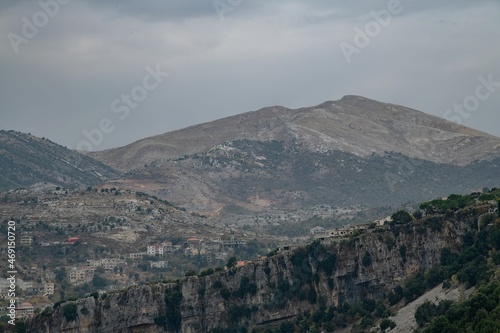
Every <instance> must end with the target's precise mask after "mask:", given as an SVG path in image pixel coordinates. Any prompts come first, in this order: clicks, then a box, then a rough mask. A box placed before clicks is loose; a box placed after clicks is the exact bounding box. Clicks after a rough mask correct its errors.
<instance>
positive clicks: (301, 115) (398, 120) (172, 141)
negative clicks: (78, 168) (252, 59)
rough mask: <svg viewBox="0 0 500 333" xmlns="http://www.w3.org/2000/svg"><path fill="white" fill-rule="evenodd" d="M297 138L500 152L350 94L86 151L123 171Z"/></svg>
mask: <svg viewBox="0 0 500 333" xmlns="http://www.w3.org/2000/svg"><path fill="white" fill-rule="evenodd" d="M245 139H247V140H257V141H268V140H277V141H283V142H292V141H295V142H298V143H301V144H302V146H303V147H305V148H307V149H309V150H312V151H321V152H325V151H329V150H339V151H343V152H351V153H354V154H356V155H359V156H369V155H370V154H372V153H376V154H382V153H384V152H385V151H387V152H395V153H402V154H404V155H406V156H409V157H415V158H422V159H426V160H430V161H434V162H438V163H451V164H457V165H465V164H469V163H471V162H472V161H474V160H483V159H486V158H488V156H490V155H491V154H492V153H493V154H494V155H499V156H500V138H497V137H495V136H493V135H491V134H488V133H484V132H480V131H477V130H474V129H471V128H467V127H465V126H462V125H458V124H455V123H452V122H449V121H446V120H444V119H441V118H439V117H436V116H433V115H429V114H426V113H424V112H422V111H418V110H414V109H411V108H407V107H404V106H400V105H396V104H390V103H382V102H378V101H375V100H371V99H368V98H364V97H361V96H354V95H347V96H344V97H343V98H342V99H340V100H338V101H327V102H324V103H321V104H319V105H317V106H312V107H303V108H298V109H289V108H286V107H283V106H272V107H265V108H261V109H259V110H256V111H250V112H245V113H242V114H239V115H234V116H229V117H225V118H221V119H218V120H214V121H211V122H207V123H203V124H198V125H193V126H189V127H187V128H184V129H180V130H175V131H172V132H167V133H164V134H160V135H156V136H152V137H148V138H144V139H141V140H139V141H136V142H133V143H131V144H128V145H126V146H123V147H119V148H112V149H108V150H103V151H98V152H87V153H86V154H88V155H89V156H91V157H93V158H95V159H97V160H99V161H101V162H103V163H105V164H108V165H110V166H112V167H113V168H115V169H118V170H121V171H129V170H132V169H136V168H140V167H142V166H144V165H145V164H148V163H151V162H153V161H154V160H157V159H172V158H176V157H179V156H182V155H186V154H193V153H199V152H203V151H207V150H209V149H210V148H212V147H214V146H216V145H218V144H221V143H223V142H226V141H234V140H245Z"/></svg>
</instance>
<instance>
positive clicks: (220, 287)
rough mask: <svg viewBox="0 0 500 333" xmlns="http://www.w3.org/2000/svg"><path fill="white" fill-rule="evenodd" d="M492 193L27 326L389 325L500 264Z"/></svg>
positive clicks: (107, 298) (70, 306) (89, 302)
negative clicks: (438, 290) (423, 299)
mask: <svg viewBox="0 0 500 333" xmlns="http://www.w3.org/2000/svg"><path fill="white" fill-rule="evenodd" d="M494 193H496V194H491V195H483V196H478V195H477V194H472V195H470V196H450V199H449V200H434V201H431V202H428V203H425V204H422V206H421V207H422V209H425V211H426V213H427V216H425V217H423V218H414V217H412V216H411V215H408V214H407V213H404V212H398V213H397V214H394V215H393V221H392V223H389V224H386V225H384V226H383V227H374V228H370V229H367V230H365V231H361V232H358V233H355V234H353V235H352V236H351V237H349V238H348V239H345V240H335V239H330V238H328V237H327V238H325V239H323V240H321V241H316V242H314V243H312V244H310V245H308V246H306V247H302V248H298V249H296V250H294V251H284V252H282V253H278V254H277V255H274V256H271V257H268V258H266V259H264V260H261V261H254V262H250V263H247V264H246V265H245V266H243V267H240V268H232V269H228V270H226V271H224V272H215V273H214V272H210V273H208V274H200V275H199V276H193V277H187V278H184V279H182V280H180V281H176V282H173V281H172V282H168V283H167V282H164V283H157V284H150V285H148V286H143V287H134V288H129V289H127V290H123V291H120V292H116V293H109V294H105V295H102V296H101V297H98V296H97V295H96V296H95V297H88V298H85V299H81V300H78V301H76V302H75V301H69V302H66V303H62V304H60V305H59V304H58V305H57V306H55V307H54V309H53V310H52V309H50V308H48V309H46V310H44V312H43V313H42V314H41V315H39V316H37V317H36V318H34V319H33V320H30V321H28V322H27V324H26V327H27V330H28V331H29V332H33V333H36V332H45V331H50V332H54V333H57V332H63V331H71V330H76V329H79V330H83V331H88V332H97V331H117V332H179V331H182V332H186V333H191V332H193V333H194V332H212V333H216V332H232V333H237V332H247V331H248V330H250V329H254V330H255V332H264V331H266V332H292V331H293V330H294V329H298V330H299V331H301V332H302V331H303V332H307V331H309V330H312V331H320V330H324V331H328V332H334V331H336V330H337V329H342V328H343V327H346V326H347V325H354V326H355V328H356V331H357V332H366V331H368V330H369V329H370V327H372V326H374V325H378V323H379V322H380V325H386V324H387V325H389V326H390V325H391V322H390V321H386V320H383V319H384V318H387V317H388V316H390V314H391V313H392V312H393V311H394V310H396V309H397V308H399V307H402V306H403V305H404V304H405V303H410V302H411V301H413V300H415V299H416V298H418V297H419V296H420V295H422V294H423V293H424V292H425V291H426V290H430V289H432V288H434V287H435V286H437V285H439V284H441V283H442V282H443V281H444V284H443V285H446V288H450V287H453V286H457V285H459V284H463V285H465V286H466V287H470V286H474V285H476V284H479V285H485V284H487V283H488V281H489V279H490V277H491V276H492V274H493V273H494V270H495V269H496V265H499V264H500V255H499V254H500V252H499V251H500V225H499V223H500V220H499V219H497V221H496V222H495V218H496V216H498V215H497V214H498V211H495V210H496V209H498V207H497V206H498V204H497V202H495V201H489V200H490V199H491V198H495V195H497V196H498V195H499V193H498V191H496V192H494ZM490 222H491V223H490ZM478 226H479V227H480V230H478ZM497 267H498V266H497ZM495 306H496V305H495ZM495 306H492V307H488V309H490V310H491V309H494V308H495ZM448 307H449V304H448ZM490 310H485V311H486V312H485V316H483V317H482V318H486V316H488V312H487V311H490ZM475 311H476V310H475ZM455 314H456V313H455ZM492 315H493V314H491V316H492ZM431 316H432V315H431ZM491 316H490V317H491ZM455 317H456V316H455ZM117 319H118V320H117ZM430 319H432V317H431V318H430ZM430 319H429V320H430ZM380 320H382V321H380ZM417 321H418V322H419V323H420V324H422V325H423V324H425V321H422V319H421V318H418V319H417ZM477 324H478V323H477V322H476V323H475V325H477ZM431 325H435V324H431ZM389 326H387V327H389ZM432 332H434V331H432ZM436 332H437V331H436Z"/></svg>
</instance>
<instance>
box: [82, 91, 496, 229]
mask: <svg viewBox="0 0 500 333" xmlns="http://www.w3.org/2000/svg"><path fill="white" fill-rule="evenodd" d="M90 156H92V157H94V158H96V159H98V160H101V161H102V162H104V163H108V164H109V165H111V166H113V167H115V168H117V169H119V170H122V171H124V172H126V173H125V175H124V176H123V177H121V178H120V179H119V180H116V181H112V182H111V183H110V184H112V185H113V186H117V187H125V188H130V189H135V190H138V189H141V190H144V191H148V192H150V193H153V194H155V195H158V196H159V197H162V198H166V199H167V200H169V201H171V202H173V203H175V204H178V205H180V206H183V207H185V208H186V209H189V210H192V211H198V212H200V213H202V214H205V215H207V216H216V217H217V218H220V219H223V220H226V221H231V220H233V221H234V220H241V216H242V215H247V216H251V215H255V214H260V215H262V214H267V215H274V216H275V217H276V218H274V217H271V218H270V220H271V222H273V223H274V222H276V223H278V222H279V220H280V219H281V218H280V216H282V213H283V212H286V211H290V210H293V209H302V208H304V207H306V208H307V207H312V206H315V205H327V206H330V207H346V206H352V205H359V204H361V205H366V206H370V207H380V206H394V205H399V204H402V203H405V202H408V201H414V202H419V201H422V200H426V199H427V198H430V197H436V196H441V195H442V196H444V195H446V194H447V193H453V192H455V193H469V192H471V191H473V190H481V189H482V188H483V187H487V186H492V185H495V184H498V183H500V173H499V172H498V171H499V168H500V138H497V137H494V136H492V135H489V134H486V133H482V132H479V131H476V130H473V129H470V128H467V127H464V126H461V125H457V124H455V123H451V122H449V121H446V120H444V119H441V118H438V117H435V116H431V115H428V114H425V113H423V112H420V111H416V110H413V109H409V108H406V107H403V106H398V105H393V104H386V103H381V102H377V101H373V100H370V99H366V98H363V97H359V96H346V97H344V98H342V99H341V100H339V101H331V102H326V103H323V104H321V105H318V106H315V107H309V108H301V109H295V110H292V109H287V108H284V107H278V106H276V107H270V108H264V109H261V110H258V111H255V112H248V113H244V114H241V115H237V116H232V117H228V118H224V119H220V120H216V121H213V122H210V123H206V124H201V125H197V126H192V127H188V128H186V129H183V130H178V131H174V132H170V133H166V134H163V135H159V136H154V137H151V138H146V139H143V140H140V141H137V142H135V143H132V144H130V145H128V146H124V147H121V148H116V149H111V150H106V151H101V152H95V153H91V154H90ZM314 215H315V212H313V211H311V214H310V217H313V216H314ZM252 218H253V217H252ZM244 219H246V220H249V218H244ZM280 223H281V222H280Z"/></svg>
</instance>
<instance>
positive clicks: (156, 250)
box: [147, 244, 163, 257]
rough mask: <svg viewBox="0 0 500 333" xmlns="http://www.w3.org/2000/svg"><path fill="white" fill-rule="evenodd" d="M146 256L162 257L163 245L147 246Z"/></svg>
mask: <svg viewBox="0 0 500 333" xmlns="http://www.w3.org/2000/svg"><path fill="white" fill-rule="evenodd" d="M147 254H148V256H158V257H163V245H161V244H156V245H149V246H148V250H147Z"/></svg>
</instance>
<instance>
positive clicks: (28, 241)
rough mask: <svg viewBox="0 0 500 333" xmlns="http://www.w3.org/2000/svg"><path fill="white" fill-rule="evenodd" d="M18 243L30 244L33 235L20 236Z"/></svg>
mask: <svg viewBox="0 0 500 333" xmlns="http://www.w3.org/2000/svg"><path fill="white" fill-rule="evenodd" d="M20 243H21V245H27V246H30V245H31V244H32V243H33V237H31V236H26V237H21V239H20Z"/></svg>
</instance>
